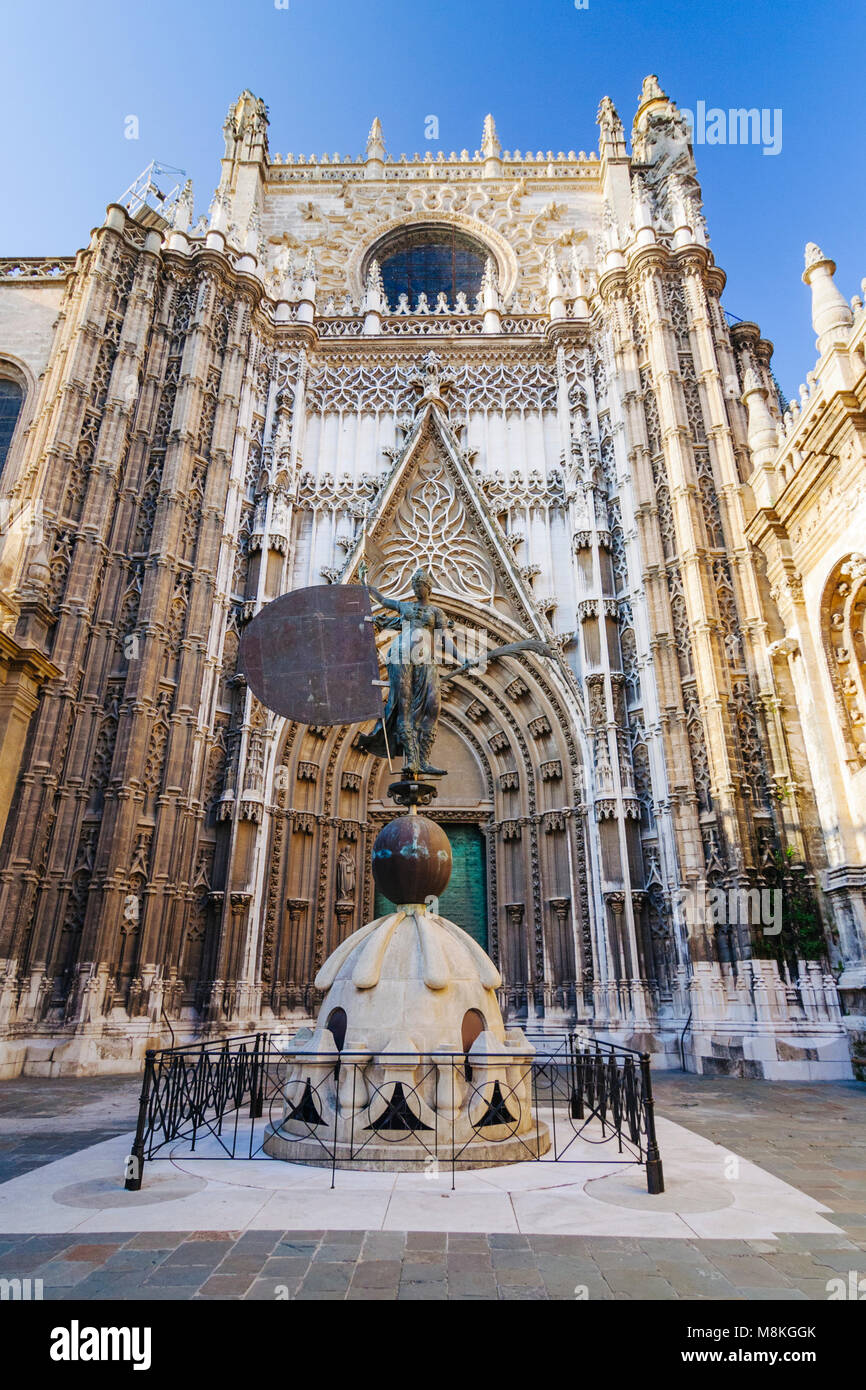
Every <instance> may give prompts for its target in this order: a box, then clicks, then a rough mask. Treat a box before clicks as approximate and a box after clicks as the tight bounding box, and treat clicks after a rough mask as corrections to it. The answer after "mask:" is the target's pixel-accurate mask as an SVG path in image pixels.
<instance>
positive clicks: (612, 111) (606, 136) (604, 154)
mask: <svg viewBox="0 0 866 1390" xmlns="http://www.w3.org/2000/svg"><path fill="white" fill-rule="evenodd" d="M596 121H597V122H598V127H599V148H598V153H599V157H600V158H601V159H608V160H610V159H624V158H625V156H626V148H625V131H624V130H623V125H622V121H621V120H620V118H619V116H618V114H617V109H616V107H615V106H614V104H613V102H612V101H611V99H610V97H602V99H601V103H600V105H599V108H598V115H597V116H596Z"/></svg>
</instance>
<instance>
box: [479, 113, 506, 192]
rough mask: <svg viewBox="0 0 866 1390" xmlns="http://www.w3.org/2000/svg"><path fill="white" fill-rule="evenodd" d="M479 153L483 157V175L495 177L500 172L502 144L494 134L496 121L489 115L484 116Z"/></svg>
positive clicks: (487, 177) (489, 177)
mask: <svg viewBox="0 0 866 1390" xmlns="http://www.w3.org/2000/svg"><path fill="white" fill-rule="evenodd" d="M481 153H482V155H483V157H484V177H485V178H486V179H497V178H499V176H500V174H501V173H502V160H501V159H500V155H501V153H502V146H501V145H500V143H499V136H498V135H497V134H496V122H495V121H494V119H493V117H492V116H491V115H489V114H488V115H486V116H485V117H484V130H483V132H482V135H481Z"/></svg>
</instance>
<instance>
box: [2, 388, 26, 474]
mask: <svg viewBox="0 0 866 1390" xmlns="http://www.w3.org/2000/svg"><path fill="white" fill-rule="evenodd" d="M23 404H24V392H23V390H22V388H21V387H20V386H19V384H18V382H17V381H10V380H9V379H8V378H5V377H4V378H0V468H2V467H3V465H4V464H5V462H6V458H7V455H8V453H9V448H10V445H11V444H12V436H13V434H14V433H15V426H16V425H17V423H18V416H19V415H20V414H21V407H22V405H23Z"/></svg>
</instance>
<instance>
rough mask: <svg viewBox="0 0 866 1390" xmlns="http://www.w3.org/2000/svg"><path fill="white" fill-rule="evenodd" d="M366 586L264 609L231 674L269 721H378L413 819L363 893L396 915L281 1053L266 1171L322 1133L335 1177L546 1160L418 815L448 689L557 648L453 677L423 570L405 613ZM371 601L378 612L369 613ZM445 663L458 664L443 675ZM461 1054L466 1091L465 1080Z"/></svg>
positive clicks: (487, 978)
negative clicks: (385, 637) (432, 1165)
mask: <svg viewBox="0 0 866 1390" xmlns="http://www.w3.org/2000/svg"><path fill="white" fill-rule="evenodd" d="M359 577H360V579H361V583H360V584H345V585H343V584H335V585H325V586H324V587H322V586H318V587H315V588H312V589H301V590H295V591H293V592H291V593H288V594H284V595H283V596H282V597H281V598H278V599H275V600H274V601H273V603H270V604H268V605H267V606H266V607H265V608H263V609H262V611H261V612H260V613H259V614H258V615H257V616H256V617H255V618H254V619H253V621H252V622H251V623H250V625H249V627H248V628H247V629H246V631H245V633H244V635H243V638H242V641H241V648H240V654H239V665H240V668H241V670H242V671H243V673H244V675H245V676H246V679H247V681H248V683H249V685H250V688H251V689H252V691H253V693H254V694H255V695H256V696H257V698H258V699H259V700H261V701H262V702H263V703H264V704H265V705H267V706H268V708H270V709H272V710H274V711H275V712H277V713H280V714H282V715H284V716H285V717H286V718H287V719H292V720H296V721H297V722H299V723H301V724H306V725H317V726H322V725H344V726H345V725H352V724H367V723H369V722H370V721H372V720H374V719H375V720H376V724H375V727H374V729H373V731H372V732H371V733H369V734H366V735H361V736H360V737H359V739H358V743H357V746H358V747H359V748H362V749H365V750H366V751H368V752H370V753H374V754H376V755H378V756H379V757H388V758H389V760H390V756H391V753H392V752H398V751H399V752H402V754H403V757H404V760H405V763H404V767H403V770H402V774H401V776H400V779H399V780H398V781H395V782H394V783H392V785H391V786H390V787H389V789H388V791H389V794H390V796H391V797H393V799H394V800H395V801H396V802H397V804H398V805H401V806H404V807H406V808H408V814H407V815H401V816H397V817H396V818H395V819H394V820H391V821H389V822H388V823H387V824H386V825H384V826H383V827H382V829H381V830H380V831H379V833H378V835H377V837H376V840H375V843H374V844H373V849H372V854H371V868H372V872H373V879H374V881H375V883H376V886H377V887H378V888H379V889H380V891H381V893H382V894H383V896H384V897H385V898H387V899H388V900H389V901H390V902H391V903H393V904H394V910H393V911H391V912H387V913H386V914H385V916H383V917H379V918H376V920H375V921H372V922H367V923H365V925H364V926H362V927H361V928H360V929H359V930H358V931H356V932H354V933H353V934H352V935H351V936H349V937H347V938H346V939H345V940H344V941H340V942H338V943H337V944H336V947H335V949H334V950H333V951H332V953H331V955H330V956H329V957H328V959H327V960H326V961H325V962H324V964H323V965H322V967H321V969H320V970H319V972H318V974H317V976H316V980H315V983H316V987H317V988H318V989H321V990H322V991H323V992H324V996H325V997H324V1000H323V1002H322V1007H321V1009H320V1011H319V1016H318V1020H317V1022H316V1026H315V1028H314V1030H313V1031H312V1034H311V1035H310V1034H309V1033H308V1032H307V1033H299V1034H298V1035H297V1038H296V1039H295V1040H293V1041H292V1044H291V1045H290V1046H289V1047H288V1049H287V1050H286V1054H285V1057H286V1074H285V1082H284V1087H283V1098H284V1109H283V1113H282V1117H281V1118H280V1117H279V1116H277V1115H274V1117H273V1118H272V1122H271V1124H269V1125H268V1128H267V1133H266V1138H265V1141H264V1149H265V1152H266V1153H268V1154H270V1155H271V1156H272V1157H274V1158H282V1159H288V1160H291V1161H295V1162H302V1163H322V1162H323V1157H322V1155H323V1143H322V1137H321V1136H322V1134H323V1133H327V1134H328V1135H329V1136H330V1137H329V1141H328V1142H329V1144H330V1145H331V1146H332V1152H330V1156H329V1157H328V1159H327V1161H328V1162H329V1163H330V1164H331V1165H332V1166H343V1165H344V1164H348V1163H355V1162H360V1164H361V1165H362V1166H363V1165H364V1164H365V1163H366V1164H369V1165H371V1166H373V1167H379V1168H389V1167H392V1166H395V1165H396V1166H398V1167H406V1166H409V1167H416V1168H419V1169H420V1168H424V1167H425V1166H426V1165H427V1164H428V1162H429V1160H430V1157H431V1154H432V1155H433V1156H434V1157H436V1158H437V1160H438V1159H439V1158H444V1157H446V1156H447V1155H448V1154H449V1153H450V1154H451V1157H452V1160H453V1161H455V1162H456V1161H457V1159H458V1156H459V1159H460V1161H461V1162H468V1163H469V1165H470V1166H474V1165H475V1164H482V1165H489V1164H492V1163H508V1162H515V1161H518V1160H519V1159H521V1158H523V1157H525V1156H526V1153H527V1152H528V1151H529V1149H531V1150H532V1151H534V1152H535V1153H536V1154H537V1155H538V1156H540V1155H541V1154H542V1153H544V1152H545V1150H546V1149H547V1147H548V1145H549V1143H550V1138H549V1135H548V1131H547V1127H546V1125H545V1124H544V1123H543V1122H541V1121H539V1120H538V1119H537V1117H536V1116H535V1115H534V1114H533V1110H532V1095H531V1084H530V1083H531V1070H530V1064H531V1059H532V1056H533V1053H534V1048H533V1047H532V1046H531V1044H530V1043H529V1042H528V1041H527V1039H526V1037H525V1036H524V1034H523V1033H522V1032H521V1030H520V1029H518V1028H506V1026H505V1023H504V1020H503V1018H502V1012H501V1009H500V1006H499V1001H498V999H497V997H496V991H497V989H498V988H499V987H500V986H501V984H502V980H501V976H500V974H499V971H498V970H497V968H496V966H495V965H494V963H493V961H492V960H491V959H490V957H489V956H488V955H487V954H486V952H484V951H483V950H482V949H481V947H480V946H479V945H478V944H477V943H476V942H475V941H473V939H472V937H470V936H469V935H467V933H466V932H465V931H464V930H463V929H462V928H461V927H460V926H459V925H458V924H457V923H454V922H450V921H448V920H447V919H446V918H445V917H442V916H440V915H439V911H438V900H439V895H440V894H442V893H443V892H444V891H445V889H446V888H447V886H448V881H449V879H450V877H451V845H450V843H449V840H448V836H447V835H446V833H445V831H444V830H443V829H442V827H441V825H439V824H438V823H437V822H436V821H434V820H430V819H428V818H427V817H426V816H423V815H419V814H418V807H419V806H422V805H423V806H426V805H429V803H430V802H431V800H432V799H433V798H434V797H435V795H436V788H435V787H434V786H432V785H431V784H430V783H429V782H427V781H425V780H424V779H425V778H435V777H443V776H444V775H445V774H444V771H443V770H442V769H441V768H437V767H433V766H432V764H431V762H430V754H431V750H432V748H433V742H434V739H435V737H436V731H437V728H438V725H439V716H440V712H441V703H442V696H441V689H440V686H441V683H442V682H443V681H446V680H450V679H451V678H452V677H453V676H456V675H458V674H460V673H461V672H463V671H468V670H469V669H471V668H477V667H478V666H480V665H481V664H482V662H483V661H484V660H485V659H488V660H489V659H495V658H496V657H498V656H504V655H506V654H507V653H511V652H522V651H526V650H533V651H536V652H539V653H542V654H548V653H549V649H548V648H547V647H546V646H545V644H544V643H543V642H540V641H537V640H535V639H532V638H529V639H525V640H524V641H522V642H515V643H513V644H511V645H510V646H505V647H497V648H495V649H494V650H493V651H491V652H488V653H486V658H485V657H482V658H479V659H477V660H471V661H463V662H462V663H461V661H460V656H459V654H458V652H457V649H456V647H455V645H454V642H453V640H452V638H451V635H450V632H449V631H448V627H449V624H448V620H447V618H446V617H445V614H444V613H443V611H442V609H441V608H438V607H437V606H436V605H435V604H434V603H431V601H430V600H431V596H432V593H433V582H432V577H431V575H430V573H429V572H428V571H427V570H426V569H420V568H419V569H417V570H416V571H415V574H414V575H413V577H412V588H413V590H414V598H411V599H396V598H388V597H386V596H385V595H384V594H382V593H380V592H379V590H378V589H375V588H373V587H372V586H368V585H367V583H366V578H367V570H366V563H364V564H362V566H361V567H360V569H359ZM371 595H372V597H373V598H374V599H376V601H377V602H378V603H379V604H380V605H381V606H382V608H383V609H385V610H386V613H383V614H380V615H378V616H375V617H374V615H373V613H372V610H371V606H370V597H371ZM376 628H379V629H381V630H383V631H390V632H393V636H392V638H391V641H390V643H389V645H388V648H387V652H386V654H385V665H386V668H387V672H388V680H387V682H386V681H381V680H380V679H379V653H378V652H377V649H376V642H375V637H374V630H375V629H376ZM441 656H445V657H450V658H451V659H452V660H453V661H454V662H455V666H454V667H453V668H452V669H451V670H450V671H448V672H447V673H446V674H444V675H440V672H439V664H438V661H439V659H440V657H441ZM384 685H387V688H388V698H387V703H386V705H385V708H384V710H383V708H382V695H381V687H382V686H384ZM337 886H338V895H339V901H340V903H341V904H343V905H345V904H347V903H348V902H350V901H354V898H355V896H356V889H355V867H354V858H353V857H352V855H351V853H349V852H348V851H343V853H342V855H341V856H340V857H338V863H337ZM338 1036H339V1038H340V1040H341V1041H340V1042H339V1044H338V1042H337V1041H336V1039H337V1037H338ZM467 1055H469V1056H470V1058H471V1084H468V1083H467V1077H468V1075H469V1072H468V1069H467V1071H466V1072H465V1073H464V1071H463V1070H462V1067H463V1061H462V1059H463V1058H464V1057H465V1056H467ZM455 1058H457V1059H460V1060H459V1067H460V1068H461V1070H460V1075H459V1076H458V1074H457V1070H456V1069H455V1068H456V1066H457V1064H456V1063H455V1061H454V1059H455ZM338 1061H339V1062H340V1066H336V1063H337V1062H338ZM358 1136H362V1138H361V1140H360V1141H359V1138H358ZM359 1142H360V1148H361V1149H362V1150H363V1156H362V1157H361V1158H360V1159H359V1158H358V1156H357V1154H358V1149H359ZM395 1142H399V1143H400V1154H399V1156H398V1157H397V1156H395V1152H394V1143H395ZM470 1145H471V1153H470V1154H469V1155H468V1156H464V1155H466V1150H467V1148H468V1147H469V1146H470Z"/></svg>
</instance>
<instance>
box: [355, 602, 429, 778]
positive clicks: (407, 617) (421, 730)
mask: <svg viewBox="0 0 866 1390" xmlns="http://www.w3.org/2000/svg"><path fill="white" fill-rule="evenodd" d="M425 608H426V611H427V613H428V614H429V615H430V616H429V618H428V619H427V621H424V622H419V621H418V617H417V610H416V607H415V605H414V604H412V603H401V604H400V612H399V613H395V615H394V616H393V618H388V619H386V620H384V621H380V622H379V626H380V627H382V628H391V629H396V630H397V634H398V635H397V636H395V637H394V639H393V641H392V642H391V644H390V646H389V650H388V658H387V661H386V669H387V672H388V700H387V703H386V705H385V711H384V714H383V717H382V718H381V719H378V720H377V721H376V724H375V727H374V728H373V730H372V732H371V733H369V734H360V735H359V737H358V741H357V743H358V747H359V748H360V749H361V750H362V751H363V752H365V753H374V754H375V755H376V757H377V758H385V757H387V756H388V750H389V749H390V752H391V757H392V758H393V757H394V755H395V754H401V755H403V756H407V757H408V756H409V750H408V749H407V748H406V747H405V746H404V743H403V739H402V728H401V725H403V724H408V725H410V726H411V728H413V729H414V730H415V736H416V739H417V741H418V750H419V751H420V753H421V755H422V757H423V758H424V759H426V758H428V757H429V754H430V749H431V747H432V745H433V740H434V738H435V736H436V729H437V726H438V724H439V715H440V712H441V708H442V694H441V689H440V685H439V668H438V666H437V664H436V661H435V659H434V657H435V651H433V650H432V647H433V636H434V630H435V629H437V628H438V629H444V628H445V626H446V622H445V616H444V614H443V613H442V610H441V609H440V608H435V607H433V606H432V605H425ZM419 629H423V630H424V631H423V636H425V637H426V638H427V639H428V640H427V641H426V642H424V641H423V640H422V641H420V642H419V640H418V639H419V636H421V635H422V634H421V633H419ZM425 648H426V650H425ZM386 732H387V735H388V742H387V747H386V744H385V733H386Z"/></svg>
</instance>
